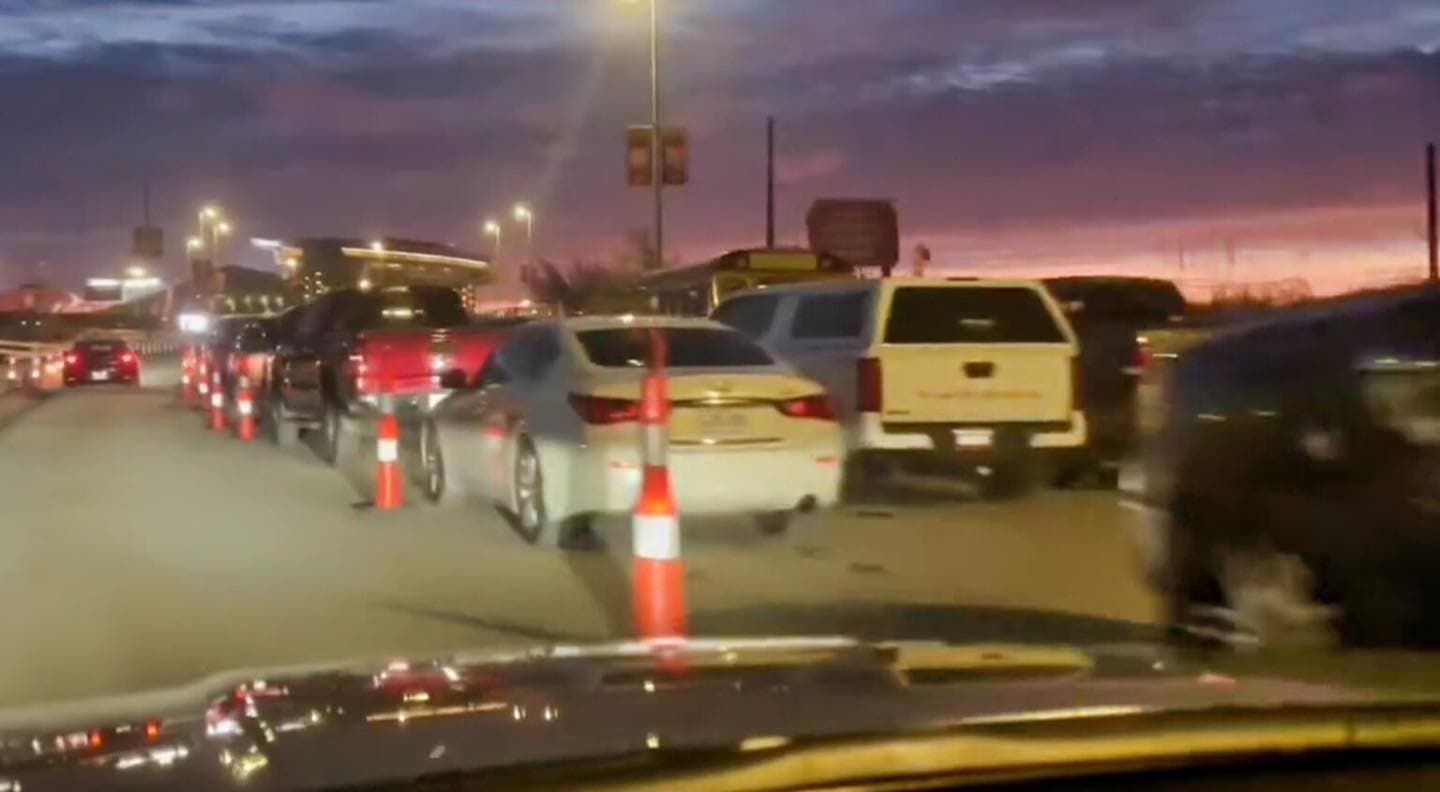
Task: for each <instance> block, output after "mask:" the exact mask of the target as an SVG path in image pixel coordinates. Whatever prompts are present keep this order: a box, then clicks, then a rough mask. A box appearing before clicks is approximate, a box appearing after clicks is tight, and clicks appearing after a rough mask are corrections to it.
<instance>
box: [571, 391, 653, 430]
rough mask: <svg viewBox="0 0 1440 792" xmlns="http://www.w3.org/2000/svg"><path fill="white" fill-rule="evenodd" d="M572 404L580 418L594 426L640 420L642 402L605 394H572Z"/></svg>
mask: <svg viewBox="0 0 1440 792" xmlns="http://www.w3.org/2000/svg"><path fill="white" fill-rule="evenodd" d="M570 406H571V407H572V408H574V410H575V414H576V415H578V416H580V420H582V421H584V422H585V423H587V424H591V425H593V426H608V425H610V424H617V423H627V422H629V421H638V420H640V402H638V401H636V400H635V399H610V398H606V397H603V396H586V395H584V394H580V393H572V394H570Z"/></svg>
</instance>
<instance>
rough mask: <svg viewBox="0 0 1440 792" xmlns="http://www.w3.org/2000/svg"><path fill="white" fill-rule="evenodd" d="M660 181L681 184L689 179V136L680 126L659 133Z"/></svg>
mask: <svg viewBox="0 0 1440 792" xmlns="http://www.w3.org/2000/svg"><path fill="white" fill-rule="evenodd" d="M660 162H661V174H660V176H661V183H663V184H668V185H681V184H684V183H685V182H687V181H689V180H690V138H689V136H688V135H686V134H685V130H684V129H683V128H681V127H669V128H667V129H665V130H664V131H662V132H661V133H660Z"/></svg>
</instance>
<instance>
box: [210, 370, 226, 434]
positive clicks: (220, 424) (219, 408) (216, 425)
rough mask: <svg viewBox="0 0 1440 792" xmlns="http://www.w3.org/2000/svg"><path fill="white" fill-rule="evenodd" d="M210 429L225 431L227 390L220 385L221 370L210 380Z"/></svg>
mask: <svg viewBox="0 0 1440 792" xmlns="http://www.w3.org/2000/svg"><path fill="white" fill-rule="evenodd" d="M210 429H211V431H214V432H223V431H225V391H224V389H222V388H221V387H220V372H218V371H217V372H215V374H214V376H213V377H212V379H211V380H210Z"/></svg>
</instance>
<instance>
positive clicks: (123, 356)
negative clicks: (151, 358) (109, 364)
mask: <svg viewBox="0 0 1440 792" xmlns="http://www.w3.org/2000/svg"><path fill="white" fill-rule="evenodd" d="M120 362H121V363H124V364H125V365H127V366H133V365H135V353H134V352H122V353H120Z"/></svg>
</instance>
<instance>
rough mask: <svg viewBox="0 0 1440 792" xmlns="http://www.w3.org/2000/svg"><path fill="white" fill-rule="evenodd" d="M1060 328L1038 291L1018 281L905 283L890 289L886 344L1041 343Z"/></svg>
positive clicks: (1058, 338)
mask: <svg viewBox="0 0 1440 792" xmlns="http://www.w3.org/2000/svg"><path fill="white" fill-rule="evenodd" d="M1064 340H1065V334H1064V333H1063V332H1062V331H1061V330H1060V328H1059V326H1058V325H1056V324H1055V319H1054V318H1053V317H1052V316H1051V315H1050V311H1048V310H1047V309H1046V307H1045V302H1044V300H1042V299H1041V298H1040V295H1039V294H1038V293H1037V292H1035V291H1034V290H1032V289H1026V288H1022V287H1007V286H995V287H983V288H946V287H924V286H905V287H901V288H898V289H896V290H895V295H894V297H893V298H892V300H891V302H890V320H889V322H887V323H886V325H885V343H887V344H985V343H991V344H994V343H1021V344H1045V343H1056V342H1063V341H1064Z"/></svg>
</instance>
